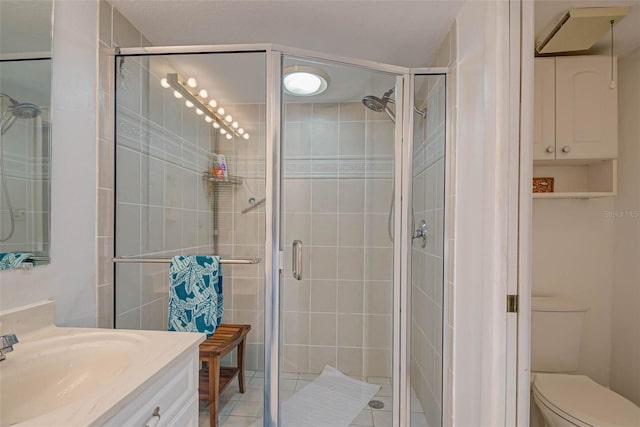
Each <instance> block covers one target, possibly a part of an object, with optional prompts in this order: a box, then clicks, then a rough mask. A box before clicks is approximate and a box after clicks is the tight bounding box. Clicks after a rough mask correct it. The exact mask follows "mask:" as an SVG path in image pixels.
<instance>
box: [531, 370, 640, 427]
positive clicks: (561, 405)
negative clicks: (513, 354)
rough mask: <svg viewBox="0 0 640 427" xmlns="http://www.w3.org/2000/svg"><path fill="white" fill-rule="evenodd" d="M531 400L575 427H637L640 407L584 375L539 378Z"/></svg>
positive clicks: (535, 383)
mask: <svg viewBox="0 0 640 427" xmlns="http://www.w3.org/2000/svg"><path fill="white" fill-rule="evenodd" d="M533 390H534V396H536V397H537V398H538V399H539V400H540V401H541V403H542V404H544V405H545V406H547V407H548V408H549V410H551V411H553V412H554V413H556V414H557V415H558V416H560V417H562V418H564V419H565V420H567V421H569V422H571V423H572V424H574V425H577V426H593V427H601V426H620V427H622V426H630V427H631V426H634V427H637V426H640V407H638V406H636V405H635V404H634V403H633V402H631V401H629V400H627V399H625V398H624V397H622V396H620V395H619V394H617V393H615V392H614V391H612V390H609V389H607V388H605V387H603V386H601V385H599V384H598V383H596V382H595V381H593V380H592V379H591V378H589V377H587V376H585V375H567V374H540V373H537V374H536V376H535V379H534V382H533Z"/></svg>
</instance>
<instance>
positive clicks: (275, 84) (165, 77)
mask: <svg viewBox="0 0 640 427" xmlns="http://www.w3.org/2000/svg"><path fill="white" fill-rule="evenodd" d="M115 66H116V70H115V76H116V81H115V94H116V111H115V122H116V153H115V170H116V174H115V176H116V186H115V188H116V192H115V212H116V215H115V254H114V261H116V262H115V263H114V266H115V267H114V268H115V301H114V303H115V314H116V316H115V326H116V327H117V328H127V329H158V330H166V327H167V305H168V301H167V299H168V265H167V261H168V259H169V258H170V257H171V256H173V255H188V254H208V255H220V256H221V257H222V260H223V264H222V273H223V276H224V282H223V283H224V285H223V286H224V301H225V302H224V304H225V309H224V315H223V323H242V324H250V325H251V326H252V330H251V332H250V333H249V335H248V342H247V348H246V354H245V357H246V362H245V364H246V367H247V369H248V371H247V381H248V391H247V392H246V393H245V394H244V395H242V396H240V395H239V394H238V393H236V391H237V390H236V389H233V386H232V387H231V388H228V389H227V390H226V391H225V392H223V393H222V394H221V398H220V399H221V401H220V405H221V408H222V410H221V415H220V417H221V419H220V421H221V425H222V421H224V420H223V419H222V418H225V419H226V418H227V417H244V418H245V420H244V422H248V424H247V425H250V424H252V423H253V422H256V423H257V424H256V425H258V424H260V425H261V423H264V425H269V426H276V425H287V420H288V419H293V418H292V417H293V415H292V414H293V413H294V412H296V411H297V412H305V410H306V409H305V408H304V407H302V406H297V405H298V403H295V402H299V401H300V399H298V400H296V395H297V394H298V393H300V392H302V390H304V389H305V387H307V386H308V385H309V384H312V383H314V381H315V380H316V379H317V378H318V376H319V375H320V374H321V373H322V372H323V371H324V370H325V367H327V366H329V367H331V368H333V369H336V370H338V371H339V372H340V373H341V374H340V375H345V376H348V377H350V378H352V379H356V380H358V381H361V383H362V384H367V383H368V384H372V385H373V387H372V390H374V391H373V392H372V394H371V399H369V400H370V402H368V404H365V405H363V406H362V407H358V408H357V411H356V413H355V415H356V416H357V417H356V419H355V421H352V422H355V423H360V422H361V423H362V424H361V425H376V426H392V425H425V426H426V425H429V426H436V425H441V424H442V408H443V400H442V396H443V392H442V390H443V348H444V347H445V346H443V338H442V337H443V333H442V328H443V318H444V316H445V315H446V313H444V307H443V300H444V298H443V293H444V289H445V287H444V283H445V282H444V267H443V266H444V263H443V259H444V255H443V254H444V199H445V197H444V194H445V192H444V185H445V180H444V176H445V151H446V150H445V148H446V147H445V128H446V126H445V113H444V112H445V98H446V96H445V93H446V91H445V85H446V70H443V69H408V68H403V67H397V66H392V65H385V64H379V63H372V62H367V61H358V60H353V59H349V58H337V57H333V56H330V55H325V54H319V53H314V52H307V51H301V50H298V49H289V48H284V47H276V46H272V45H250V46H247V45H243V46H197V47H150V48H128V49H121V50H120V51H119V52H118V54H117V55H116V60H115ZM291 70H294V71H300V70H304V71H305V72H309V73H311V72H312V71H313V72H317V76H320V77H319V80H318V83H317V85H316V86H315V87H314V88H312V92H314V93H312V94H304V93H300V91H303V90H304V88H302V89H301V88H300V87H286V86H285V84H284V82H285V81H287V77H288V76H289V75H290V74H289V72H290V71H291ZM229 356H230V357H229V362H232V361H233V360H235V355H233V354H231V355H229ZM327 369H329V368H327ZM445 369H446V367H445ZM444 372H446V371H444ZM323 375H324V374H323ZM292 402H293V403H292ZM294 403H295V404H294ZM225 405H228V407H227V410H224V407H226V406H225ZM316 407H317V408H322V412H323V413H326V414H328V415H327V416H329V417H331V416H332V415H335V416H337V415H336V414H332V412H339V411H337V410H336V411H332V408H331V406H330V403H329V401H328V400H326V399H325V401H323V400H322V399H320V400H319V401H318V402H317V403H316ZM204 410H206V408H204ZM229 419H230V418H229ZM330 419H331V418H328V420H330ZM249 421H250V422H249ZM327 422H328V423H329V422H330V421H327Z"/></svg>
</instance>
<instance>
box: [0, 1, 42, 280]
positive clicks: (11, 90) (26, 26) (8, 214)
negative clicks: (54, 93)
mask: <svg viewBox="0 0 640 427" xmlns="http://www.w3.org/2000/svg"><path fill="white" fill-rule="evenodd" d="M52 21H53V2H52V1H50V0H49V1H42V0H30V1H23V0H2V1H0V269H7V268H16V267H20V266H21V265H24V263H25V262H26V263H32V264H35V265H38V264H46V263H48V262H49V246H50V240H49V237H50V225H49V224H50V220H49V218H50V210H51V209H50V206H51V203H50V186H51V181H50V159H51V147H50V129H51V120H50V106H51V45H52ZM4 254H8V255H4Z"/></svg>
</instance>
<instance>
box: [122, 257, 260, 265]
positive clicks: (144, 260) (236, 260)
mask: <svg viewBox="0 0 640 427" xmlns="http://www.w3.org/2000/svg"><path fill="white" fill-rule="evenodd" d="M111 261H113V262H124V263H153V264H169V263H170V262H171V258H125V257H115V258H111ZM261 262H262V259H260V258H221V259H220V264H260V263H261Z"/></svg>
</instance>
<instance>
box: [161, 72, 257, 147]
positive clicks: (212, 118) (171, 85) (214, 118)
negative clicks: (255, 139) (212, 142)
mask: <svg viewBox="0 0 640 427" xmlns="http://www.w3.org/2000/svg"><path fill="white" fill-rule="evenodd" d="M160 85H161V86H162V87H164V88H167V89H173V95H174V96H175V97H176V98H178V99H182V98H184V100H185V101H184V102H185V105H186V106H187V107H189V108H193V107H194V106H195V107H196V108H195V112H196V114H197V115H199V116H204V119H205V120H206V121H207V123H211V124H212V126H213V127H214V128H215V129H220V133H221V134H222V135H226V138H227V139H231V138H233V135H235V136H237V137H242V138H244V139H249V137H248V134H247V133H246V132H244V130H242V128H240V129H238V127H239V125H238V123H237V122H235V121H233V117H231V116H230V115H226V116H225V109H224V108H223V107H221V106H220V105H219V104H218V102H217V101H216V100H215V99H209V101H207V97H208V96H209V93H208V92H207V90H206V89H199V90H198V84H197V81H196V79H194V78H193V77H190V78H189V79H185V78H184V77H182V76H181V75H179V74H177V73H172V74H167V76H166V78H162V79H161V80H160ZM240 130H242V132H240Z"/></svg>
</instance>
